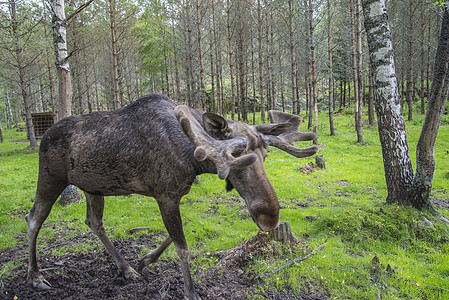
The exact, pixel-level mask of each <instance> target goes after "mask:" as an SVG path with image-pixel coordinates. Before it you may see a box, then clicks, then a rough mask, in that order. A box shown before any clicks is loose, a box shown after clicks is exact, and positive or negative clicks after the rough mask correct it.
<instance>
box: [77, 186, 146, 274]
mask: <svg viewBox="0 0 449 300" xmlns="http://www.w3.org/2000/svg"><path fill="white" fill-rule="evenodd" d="M84 194H85V195H86V200H87V201H86V202H87V216H86V221H85V223H86V225H87V226H89V227H90V229H92V231H93V232H94V233H95V234H96V235H97V236H98V237H99V238H100V240H101V242H102V243H103V245H104V246H105V247H106V250H108V252H109V253H110V254H111V255H112V258H113V259H114V261H115V264H116V265H117V267H118V268H119V269H120V272H121V273H122V274H123V275H124V277H125V278H126V279H131V280H136V279H138V278H139V277H140V275H139V273H137V272H136V271H135V270H134V269H133V268H132V267H131V266H130V265H129V264H128V263H127V262H126V261H125V260H124V259H123V257H122V256H121V255H120V253H119V252H118V250H117V249H116V248H115V246H114V244H112V242H111V240H110V239H109V237H108V235H107V234H106V231H105V229H104V226H103V209H104V197H103V196H99V195H92V194H89V193H86V192H85V193H84Z"/></svg>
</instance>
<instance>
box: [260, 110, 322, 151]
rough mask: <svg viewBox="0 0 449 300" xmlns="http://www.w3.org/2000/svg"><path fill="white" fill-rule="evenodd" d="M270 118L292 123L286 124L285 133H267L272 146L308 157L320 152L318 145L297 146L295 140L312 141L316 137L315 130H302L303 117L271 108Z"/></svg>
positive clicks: (282, 122) (273, 120)
mask: <svg viewBox="0 0 449 300" xmlns="http://www.w3.org/2000/svg"><path fill="white" fill-rule="evenodd" d="M268 118H269V119H270V122H271V123H275V124H279V125H283V126H285V125H286V124H290V127H288V125H287V126H285V127H284V128H285V129H284V130H285V132H284V133H281V134H279V135H270V134H269V133H268V134H267V135H265V137H266V139H267V142H268V144H269V145H270V146H273V147H276V148H279V149H281V150H283V151H285V152H287V153H288V154H291V155H293V156H295V157H298V158H299V157H307V156H311V155H313V154H315V153H317V152H318V147H317V146H310V147H307V148H302V149H301V148H296V147H295V142H299V141H310V140H313V139H315V137H316V135H315V133H313V132H300V131H299V125H300V124H301V117H300V116H297V115H292V114H287V113H283V112H280V111H275V110H270V111H269V112H268Z"/></svg>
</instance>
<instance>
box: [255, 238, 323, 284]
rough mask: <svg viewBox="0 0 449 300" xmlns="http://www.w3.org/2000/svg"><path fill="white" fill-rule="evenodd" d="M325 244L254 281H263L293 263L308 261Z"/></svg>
mask: <svg viewBox="0 0 449 300" xmlns="http://www.w3.org/2000/svg"><path fill="white" fill-rule="evenodd" d="M326 244H327V243H324V244H321V245H319V246H318V247H316V248H315V249H313V250H312V252H310V253H309V254H307V255H304V256H300V257H297V258H295V259H293V260H290V261H289V262H288V263H286V264H285V265H283V266H281V267H279V268H277V269H275V270H274V271H273V272H267V273H264V274H262V275H260V276H258V277H256V278H255V279H264V278H265V277H268V276H270V275H272V274H275V273H277V272H279V271H280V270H282V269H284V268H286V267H289V266H291V265H293V264H294V263H295V262H300V261H303V260H306V259H308V258H309V257H311V256H312V255H314V254H315V252H317V251H318V250H321V249H323V248H324V247H325V246H326Z"/></svg>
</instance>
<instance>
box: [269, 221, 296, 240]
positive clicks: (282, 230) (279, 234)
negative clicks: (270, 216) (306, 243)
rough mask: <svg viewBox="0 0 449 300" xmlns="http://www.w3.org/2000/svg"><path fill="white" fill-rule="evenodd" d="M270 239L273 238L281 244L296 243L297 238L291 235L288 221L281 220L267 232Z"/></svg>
mask: <svg viewBox="0 0 449 300" xmlns="http://www.w3.org/2000/svg"><path fill="white" fill-rule="evenodd" d="M268 237H269V239H270V240H275V241H278V242H281V243H283V244H287V243H295V244H296V243H298V240H297V239H296V238H295V237H294V236H293V233H292V229H291V227H290V222H282V223H281V224H279V226H278V227H276V228H275V229H273V230H271V231H269V232H268Z"/></svg>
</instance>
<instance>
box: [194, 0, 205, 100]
mask: <svg viewBox="0 0 449 300" xmlns="http://www.w3.org/2000/svg"><path fill="white" fill-rule="evenodd" d="M200 5H201V1H200V0H196V26H197V31H198V32H197V33H198V55H199V57H198V59H199V62H200V66H199V67H200V95H199V97H198V101H199V103H198V107H202V108H203V109H204V107H205V102H206V101H205V98H206V81H205V79H204V58H203V40H202V32H201V6H200Z"/></svg>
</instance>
